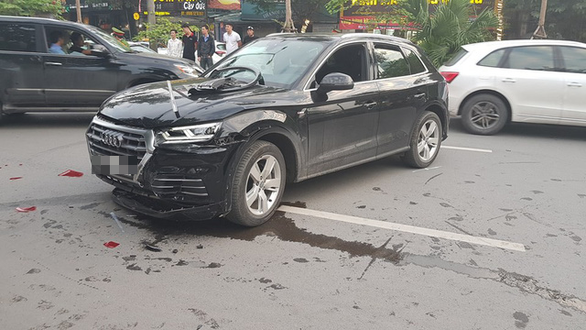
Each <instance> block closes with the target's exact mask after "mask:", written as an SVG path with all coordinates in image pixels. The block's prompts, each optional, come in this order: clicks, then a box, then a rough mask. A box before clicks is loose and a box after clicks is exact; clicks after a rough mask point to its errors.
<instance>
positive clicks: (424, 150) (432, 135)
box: [417, 119, 439, 162]
mask: <svg viewBox="0 0 586 330" xmlns="http://www.w3.org/2000/svg"><path fill="white" fill-rule="evenodd" d="M438 144H439V129H438V126H437V123H436V122H435V121H434V120H432V119H429V120H427V121H426V122H425V124H423V125H422V126H421V130H420V131H419V137H418V139H417V153H418V154H419V157H421V160H422V161H424V162H427V161H429V160H430V159H432V158H433V157H434V156H435V154H436V152H437V150H438Z"/></svg>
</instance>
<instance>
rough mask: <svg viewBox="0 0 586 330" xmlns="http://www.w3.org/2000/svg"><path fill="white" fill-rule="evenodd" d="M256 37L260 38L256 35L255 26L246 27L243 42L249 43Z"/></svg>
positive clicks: (244, 43)
mask: <svg viewBox="0 0 586 330" xmlns="http://www.w3.org/2000/svg"><path fill="white" fill-rule="evenodd" d="M256 39H258V37H257V36H255V35H254V27H252V26H249V27H248V28H247V29H246V35H245V36H244V39H242V44H243V45H246V44H247V43H249V42H251V41H253V40H256Z"/></svg>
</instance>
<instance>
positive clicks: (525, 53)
mask: <svg viewBox="0 0 586 330" xmlns="http://www.w3.org/2000/svg"><path fill="white" fill-rule="evenodd" d="M504 67H505V68H510V69H521V70H553V68H554V62H553V48H552V47H550V46H531V47H516V48H513V49H511V52H510V53H509V57H508V59H507V61H506V63H505V65H504Z"/></svg>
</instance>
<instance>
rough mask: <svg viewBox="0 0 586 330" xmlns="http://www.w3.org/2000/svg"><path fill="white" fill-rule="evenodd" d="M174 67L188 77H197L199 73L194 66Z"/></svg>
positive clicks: (178, 65) (180, 65) (179, 65)
mask: <svg viewBox="0 0 586 330" xmlns="http://www.w3.org/2000/svg"><path fill="white" fill-rule="evenodd" d="M175 67H176V68H177V69H179V71H181V72H183V73H185V74H186V75H188V76H192V77H197V76H199V74H200V73H201V72H200V71H199V70H197V68H196V67H195V66H189V65H182V64H175Z"/></svg>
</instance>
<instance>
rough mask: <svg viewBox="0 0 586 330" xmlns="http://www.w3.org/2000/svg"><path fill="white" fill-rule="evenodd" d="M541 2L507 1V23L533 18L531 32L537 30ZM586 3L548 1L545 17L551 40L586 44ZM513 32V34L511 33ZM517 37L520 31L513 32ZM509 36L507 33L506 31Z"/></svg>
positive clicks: (536, 0)
mask: <svg viewBox="0 0 586 330" xmlns="http://www.w3.org/2000/svg"><path fill="white" fill-rule="evenodd" d="M540 9H541V0H506V1H505V4H504V9H503V11H504V16H505V23H507V25H508V24H511V23H515V22H516V21H517V20H518V19H519V17H524V16H525V17H531V18H532V19H531V20H530V21H529V22H530V23H531V24H533V25H531V26H529V27H528V28H529V30H530V31H529V32H533V31H534V30H535V28H537V22H538V18H539V12H540ZM585 16H586V1H584V0H548V2H547V12H546V15H545V32H546V33H547V35H548V37H549V38H556V39H570V40H576V41H582V42H586V20H584V17H585ZM511 32H512V33H511ZM511 32H509V34H513V35H516V34H517V33H518V32H519V31H511ZM505 35H507V31H505Z"/></svg>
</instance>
